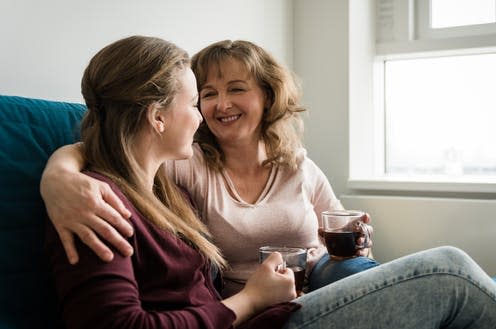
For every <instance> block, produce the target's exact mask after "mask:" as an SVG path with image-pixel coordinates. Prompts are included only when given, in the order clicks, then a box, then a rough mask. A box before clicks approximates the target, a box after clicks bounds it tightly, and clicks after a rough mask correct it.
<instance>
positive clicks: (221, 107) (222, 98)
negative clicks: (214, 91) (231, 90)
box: [216, 93, 232, 112]
mask: <svg viewBox="0 0 496 329" xmlns="http://www.w3.org/2000/svg"><path fill="white" fill-rule="evenodd" d="M231 107H232V103H231V99H230V98H229V96H228V95H226V94H222V93H219V95H218V97H217V106H216V109H217V110H218V111H223V112H225V111H227V110H229V109H230V108H231Z"/></svg>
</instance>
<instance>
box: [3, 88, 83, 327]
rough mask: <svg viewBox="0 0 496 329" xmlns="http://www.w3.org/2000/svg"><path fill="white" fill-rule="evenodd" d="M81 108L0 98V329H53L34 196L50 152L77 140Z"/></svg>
mask: <svg viewBox="0 0 496 329" xmlns="http://www.w3.org/2000/svg"><path fill="white" fill-rule="evenodd" d="M85 110H86V108H85V106H84V105H82V104H75V103H64V102H54V101H46V100H40V99H30V98H23V97H15V96H2V95H0V136H1V147H0V173H1V175H0V291H1V293H0V327H1V328H54V327H56V323H55V319H56V314H55V312H56V307H55V305H56V299H55V298H56V296H55V294H54V291H53V289H52V287H51V283H50V279H49V275H48V272H47V266H46V264H45V263H44V257H43V231H44V220H46V212H45V208H44V204H43V201H42V199H41V197H40V194H39V181H40V177H41V172H42V170H43V168H44V166H45V163H46V161H47V159H48V157H49V156H50V155H51V153H52V152H53V151H54V150H55V149H57V148H58V147H60V146H62V145H64V144H68V143H72V142H74V141H75V140H77V139H78V130H79V129H78V123H79V121H80V119H81V118H82V116H83V114H84V112H85Z"/></svg>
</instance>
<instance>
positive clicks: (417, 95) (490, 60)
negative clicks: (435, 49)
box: [384, 54, 496, 177]
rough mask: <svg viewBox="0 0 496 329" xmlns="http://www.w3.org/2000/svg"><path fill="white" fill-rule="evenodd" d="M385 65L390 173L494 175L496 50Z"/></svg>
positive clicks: (387, 154) (395, 61) (387, 146)
mask: <svg viewBox="0 0 496 329" xmlns="http://www.w3.org/2000/svg"><path fill="white" fill-rule="evenodd" d="M384 66H385V72H384V76H385V87H384V90H385V94H384V98H385V121H386V123H385V127H386V129H385V131H386V136H385V149H386V156H385V174H386V175H392V176H394V175H447V176H454V177H457V176H463V175H465V176H491V175H492V176H495V177H496V128H495V123H496V95H495V93H494V90H495V88H496V54H482V55H463V56H448V57H434V58H421V59H409V60H393V61H385V63H384Z"/></svg>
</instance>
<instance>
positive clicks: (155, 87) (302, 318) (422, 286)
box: [46, 36, 496, 329]
mask: <svg viewBox="0 0 496 329" xmlns="http://www.w3.org/2000/svg"><path fill="white" fill-rule="evenodd" d="M188 63H189V62H188V57H187V54H186V53H185V52H184V51H183V50H181V49H180V48H178V47H176V46H174V45H173V44H171V43H169V42H166V41H163V40H161V39H157V38H150V37H137V36H135V37H129V38H125V39H122V40H119V41H117V42H115V43H112V44H110V45H109V46H107V47H105V48H104V49H102V50H101V51H100V52H98V53H97V54H96V55H95V56H94V57H93V59H92V60H91V61H90V64H89V65H88V67H87V69H86V70H85V74H84V77H83V81H82V91H83V96H84V98H85V101H86V104H87V107H88V112H87V114H86V115H85V117H84V119H83V122H82V126H81V136H82V141H83V144H82V146H81V150H82V155H83V156H84V160H85V163H86V164H87V165H86V167H85V175H88V176H91V177H93V178H95V179H97V180H99V181H102V182H105V183H106V184H107V185H108V186H109V188H110V189H111V190H112V191H113V192H114V193H115V195H116V197H117V198H118V199H119V200H120V202H121V203H122V204H123V205H124V206H125V207H126V208H127V209H129V212H130V216H129V225H130V226H131V227H132V229H133V231H134V235H133V236H132V237H130V238H128V239H127V241H128V243H129V244H130V245H131V246H132V248H133V249H134V253H133V255H132V256H131V257H125V256H122V255H120V254H119V253H116V254H115V257H114V258H113V259H112V260H111V261H109V262H103V261H101V260H100V259H99V258H98V257H97V256H96V255H95V254H94V253H93V252H92V251H91V250H90V249H89V248H88V247H87V246H86V245H84V244H82V243H81V242H80V241H79V240H78V239H76V243H77V247H78V249H79V252H80V259H79V262H78V264H76V265H71V264H69V263H68V262H67V261H66V258H65V253H64V247H63V246H62V243H61V241H60V240H59V239H58V236H57V234H56V232H55V229H54V227H53V225H52V224H51V223H50V222H48V223H47V241H46V250H47V255H48V257H49V258H50V263H51V266H52V269H53V273H54V276H55V282H56V286H57V289H58V293H59V297H60V302H61V310H62V314H63V318H64V322H65V324H66V327H68V328H157V329H158V328H189V329H194V328H217V329H222V328H233V326H236V328H308V329H313V328H350V327H353V328H376V327H380V328H406V329H409V328H478V329H485V328H493V326H494V323H495V322H496V285H495V284H494V283H493V282H492V281H491V279H490V278H489V277H488V276H487V275H486V274H485V273H484V272H483V271H482V270H481V269H480V268H479V267H478V266H477V264H475V262H473V260H472V259H471V258H470V257H468V256H467V255H466V254H465V253H463V252H462V251H460V250H458V249H455V248H451V247H444V248H438V249H433V250H429V251H426V252H423V253H420V254H415V255H411V256H408V257H405V258H402V259H399V260H396V261H394V262H391V263H387V264H384V265H382V266H380V267H376V268H374V269H371V270H370V271H368V273H365V272H363V273H358V274H356V275H354V276H351V277H348V278H345V279H343V280H340V281H338V282H336V283H334V284H331V285H328V286H325V287H323V288H321V289H317V290H315V291H314V292H311V293H308V294H306V295H304V296H303V297H300V298H298V299H296V300H293V302H290V301H291V300H292V299H293V298H294V297H295V296H296V292H295V287H294V277H293V274H292V272H291V270H290V269H285V270H282V271H280V270H278V268H279V266H278V265H280V263H281V262H282V257H281V255H280V254H278V253H274V254H272V255H271V256H270V257H269V258H268V259H267V260H266V261H265V262H264V263H263V264H261V265H260V266H258V268H257V269H256V270H255V272H254V273H253V274H252V276H251V277H250V278H249V279H248V280H247V282H246V284H245V285H244V286H243V288H242V290H241V291H240V292H238V293H236V294H234V295H232V296H231V297H229V298H226V299H223V300H221V299H220V297H219V295H218V294H217V292H216V290H215V288H214V286H213V284H212V280H211V275H210V270H211V266H212V265H215V266H217V267H219V268H223V267H224V266H225V264H226V262H225V260H224V259H223V257H222V255H221V254H220V252H219V250H218V249H217V248H216V247H215V246H214V245H213V244H212V243H211V242H210V240H209V237H210V235H209V233H208V230H207V229H206V228H205V226H204V225H203V223H202V222H201V221H200V220H199V219H198V218H197V216H196V214H195V212H194V211H193V210H192V208H190V204H189V203H188V199H187V198H186V197H185V195H184V193H182V192H181V190H179V189H178V188H177V186H176V185H175V184H174V183H173V182H171V181H170V180H169V179H168V177H167V175H165V174H164V169H163V168H162V167H163V164H164V162H166V161H169V160H178V159H184V158H188V157H191V156H192V155H193V149H192V140H193V133H194V131H195V130H196V128H197V127H198V125H199V124H200V122H201V116H200V115H199V113H198V112H197V109H196V104H197V97H198V96H197V91H196V88H195V77H194V75H193V73H192V71H191V70H190V69H189V67H188Z"/></svg>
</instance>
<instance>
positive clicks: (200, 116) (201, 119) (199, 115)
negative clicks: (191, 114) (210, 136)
mask: <svg viewBox="0 0 496 329" xmlns="http://www.w3.org/2000/svg"><path fill="white" fill-rule="evenodd" d="M196 115H197V116H198V121H199V122H198V124H200V123H202V122H203V116H202V115H201V113H200V110H198V111H196Z"/></svg>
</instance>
